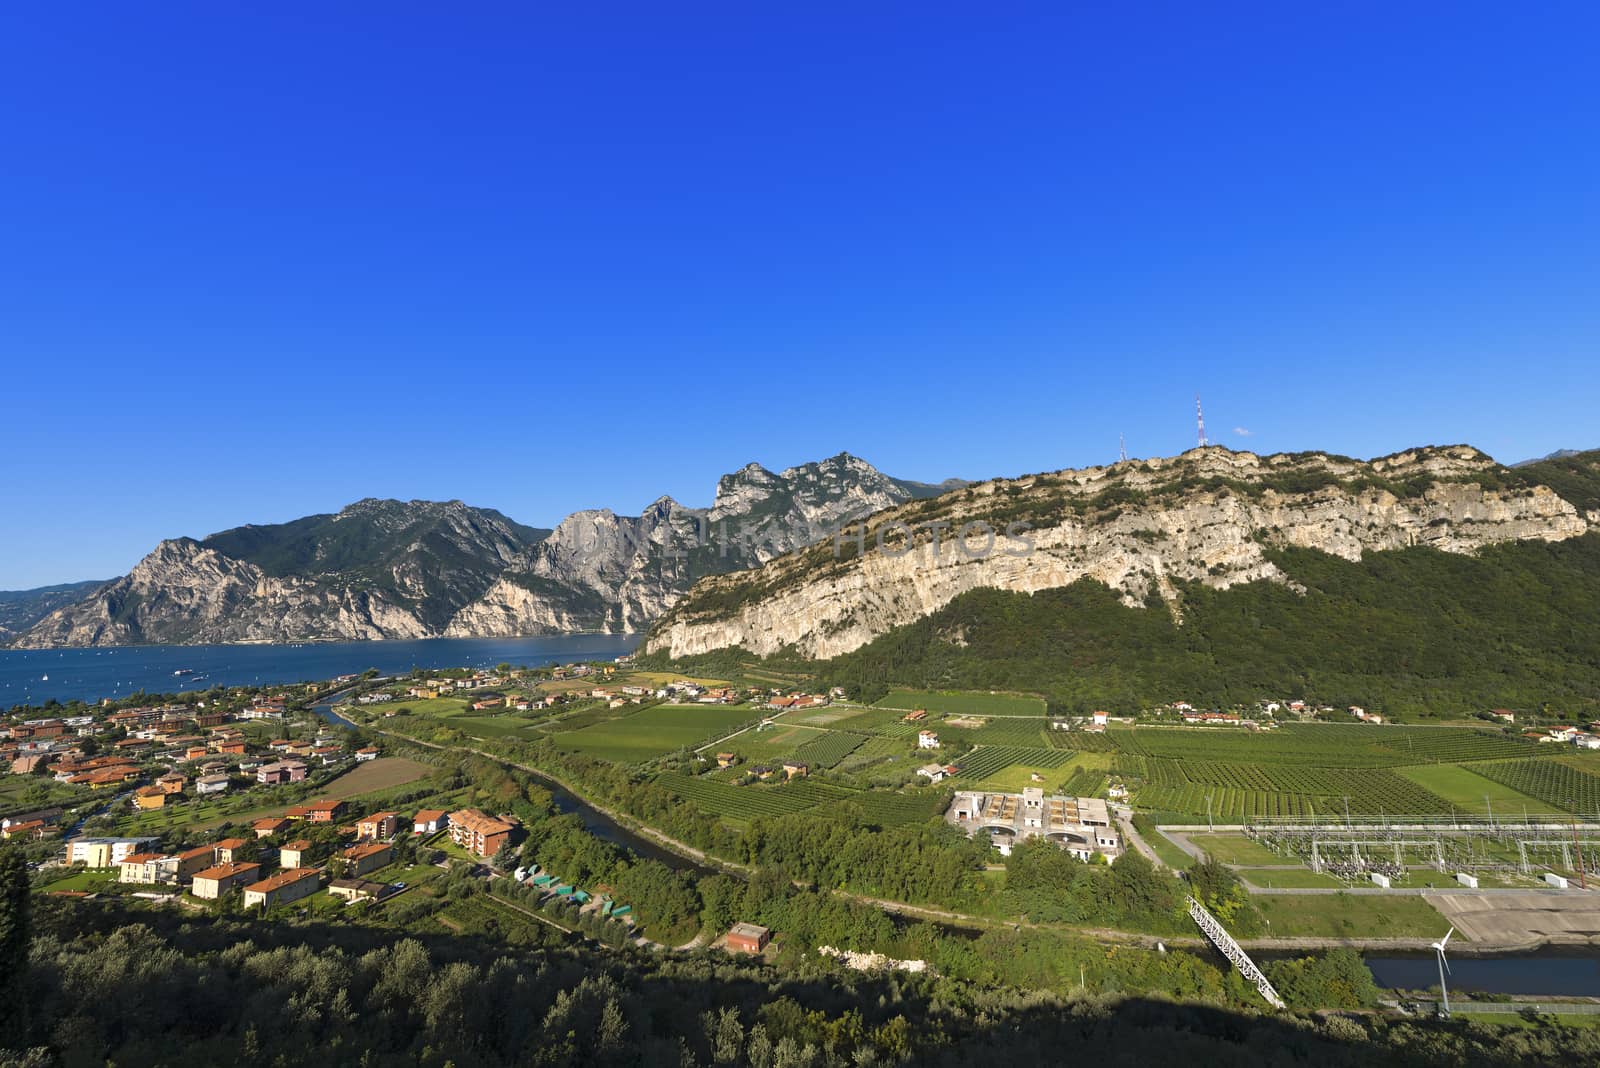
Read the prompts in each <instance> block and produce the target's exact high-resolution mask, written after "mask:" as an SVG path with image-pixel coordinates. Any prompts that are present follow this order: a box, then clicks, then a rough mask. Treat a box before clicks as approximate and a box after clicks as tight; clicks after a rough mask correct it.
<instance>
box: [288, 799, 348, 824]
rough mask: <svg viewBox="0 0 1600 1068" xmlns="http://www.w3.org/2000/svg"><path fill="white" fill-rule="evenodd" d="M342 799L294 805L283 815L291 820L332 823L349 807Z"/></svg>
mask: <svg viewBox="0 0 1600 1068" xmlns="http://www.w3.org/2000/svg"><path fill="white" fill-rule="evenodd" d="M349 807H350V806H349V805H346V804H345V803H344V802H343V801H313V802H311V804H309V805H296V806H295V807H294V808H291V809H290V810H289V811H287V812H285V813H284V815H285V816H287V817H289V818H290V819H292V820H309V821H311V822H312V823H332V822H333V821H334V820H336V819H338V818H340V817H341V816H343V815H344V814H345V812H346V811H347V810H348V809H349Z"/></svg>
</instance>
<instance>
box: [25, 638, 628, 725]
mask: <svg viewBox="0 0 1600 1068" xmlns="http://www.w3.org/2000/svg"><path fill="white" fill-rule="evenodd" d="M640 641H641V636H640V635H637V634H625V635H614V634H563V635H558V636H553V637H543V638H424V639H418V640H413V641H376V642H307V643H299V644H294V645H133V646H116V647H108V648H97V649H0V708H10V707H12V706H13V705H22V704H30V705H36V704H42V703H43V702H45V701H47V700H49V699H50V698H52V697H53V698H55V699H56V700H58V701H71V700H80V701H98V700H100V698H102V697H112V698H116V697H126V696H128V695H129V694H133V693H137V692H139V691H140V690H143V691H145V692H146V693H181V692H183V691H185V690H209V689H210V688H211V687H213V686H251V685H275V684H281V683H290V682H311V681H315V680H321V679H331V678H333V677H335V676H337V675H354V674H359V673H360V672H363V671H366V670H367V669H368V668H376V669H377V670H378V672H379V673H380V674H383V675H394V674H401V673H404V672H408V671H411V670H412V669H413V668H446V667H492V666H494V665H495V664H500V663H506V664H516V665H518V666H522V667H541V666H544V665H548V664H561V663H568V662H571V661H578V660H611V659H614V658H616V657H618V656H621V655H622V654H623V653H629V652H632V651H633V650H634V649H635V648H636V647H637V646H638V644H639V642H640ZM177 671H183V672H185V674H183V675H175V674H173V673H174V672H177Z"/></svg>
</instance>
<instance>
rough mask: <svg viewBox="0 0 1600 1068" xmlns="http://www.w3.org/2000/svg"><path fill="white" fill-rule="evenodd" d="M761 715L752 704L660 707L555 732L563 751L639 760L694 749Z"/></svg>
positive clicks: (630, 761) (620, 760)
mask: <svg viewBox="0 0 1600 1068" xmlns="http://www.w3.org/2000/svg"><path fill="white" fill-rule="evenodd" d="M754 718H756V713H755V711H754V710H753V709H750V708H741V707H738V706H728V705H656V706H654V707H652V708H647V709H644V710H643V711H641V712H635V713H634V714H633V715H631V716H626V717H624V718H622V719H613V720H607V721H606V722H604V723H597V724H595V725H594V726H592V727H585V728H583V729H582V730H577V731H564V732H562V733H559V734H556V735H554V738H555V740H556V743H557V744H558V745H560V746H561V747H562V748H564V749H570V750H572V751H574V752H579V753H586V754H588V755H589V756H592V757H596V758H598V759H600V760H611V761H615V762H616V763H619V764H636V763H639V762H641V761H645V760H650V759H652V758H653V757H658V756H663V755H665V754H667V753H671V752H673V751H674V750H678V749H684V748H691V747H694V746H697V745H701V744H704V743H706V742H709V741H712V740H714V739H716V738H718V737H719V736H721V735H723V734H726V733H728V732H729V731H731V730H733V729H734V728H736V727H738V726H739V725H740V724H741V723H748V722H749V721H750V720H752V719H754Z"/></svg>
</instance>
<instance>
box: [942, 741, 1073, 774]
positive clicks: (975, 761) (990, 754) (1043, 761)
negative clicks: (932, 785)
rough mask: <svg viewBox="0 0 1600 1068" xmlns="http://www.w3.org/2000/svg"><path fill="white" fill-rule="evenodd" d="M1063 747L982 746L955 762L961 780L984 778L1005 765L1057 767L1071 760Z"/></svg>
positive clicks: (1007, 766) (1001, 769) (1070, 754)
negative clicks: (958, 762)
mask: <svg viewBox="0 0 1600 1068" xmlns="http://www.w3.org/2000/svg"><path fill="white" fill-rule="evenodd" d="M1072 755H1073V754H1072V753H1071V752H1070V751H1068V750H1065V749H1031V748H1027V747H1024V746H1017V745H985V746H980V747H978V748H977V749H974V750H973V751H972V752H971V753H968V754H967V755H966V756H964V757H962V758H961V763H960V764H959V765H957V766H958V767H959V768H960V769H961V778H963V779H987V778H988V777H989V776H991V775H994V774H995V773H997V772H1000V771H1003V770H1005V769H1006V768H1009V767H1012V766H1014V765H1017V764H1021V765H1023V766H1024V767H1030V768H1059V767H1064V766H1065V765H1066V764H1067V763H1069V762H1070V761H1071V760H1072Z"/></svg>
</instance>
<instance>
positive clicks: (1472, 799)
mask: <svg viewBox="0 0 1600 1068" xmlns="http://www.w3.org/2000/svg"><path fill="white" fill-rule="evenodd" d="M1540 763H1541V764H1542V763H1543V761H1540ZM1486 766H1487V765H1482V764H1474V765H1472V767H1471V768H1464V767H1460V766H1458V765H1455V764H1427V765H1419V766H1417V767H1414V768H1400V769H1399V773H1400V774H1401V775H1404V776H1405V777H1406V778H1408V779H1410V780H1411V781H1412V782H1414V783H1416V784H1417V785H1418V786H1421V787H1423V788H1424V789H1426V790H1430V791H1432V792H1433V793H1435V794H1438V795H1439V796H1440V797H1442V798H1444V799H1445V800H1446V801H1448V802H1449V803H1450V804H1452V805H1454V806H1455V807H1456V808H1457V809H1459V810H1460V811H1462V812H1470V813H1476V814H1478V815H1484V814H1487V813H1488V812H1489V810H1490V809H1491V808H1492V809H1494V810H1495V811H1496V812H1500V813H1502V814H1504V815H1507V816H1509V815H1511V814H1513V813H1517V814H1520V813H1521V812H1522V811H1523V810H1524V809H1526V810H1527V811H1529V812H1533V813H1549V812H1560V811H1561V809H1559V808H1556V807H1555V806H1553V805H1547V804H1545V803H1544V802H1543V801H1540V800H1539V799H1538V798H1535V797H1530V796H1528V795H1527V794H1522V793H1518V792H1517V791H1515V790H1513V789H1511V787H1509V786H1506V785H1503V784H1502V783H1498V782H1495V781H1494V780H1493V779H1489V778H1486V777H1484V776H1483V775H1480V774H1478V772H1477V771H1475V770H1473V768H1483V767H1486Z"/></svg>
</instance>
